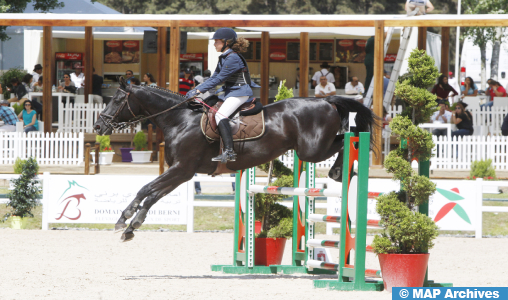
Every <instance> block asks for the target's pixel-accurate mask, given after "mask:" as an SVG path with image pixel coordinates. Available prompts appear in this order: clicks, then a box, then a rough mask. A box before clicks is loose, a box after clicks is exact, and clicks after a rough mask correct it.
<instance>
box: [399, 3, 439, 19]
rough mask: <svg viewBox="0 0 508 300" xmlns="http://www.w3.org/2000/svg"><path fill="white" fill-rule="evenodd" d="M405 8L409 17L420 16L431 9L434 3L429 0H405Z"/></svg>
mask: <svg viewBox="0 0 508 300" xmlns="http://www.w3.org/2000/svg"><path fill="white" fill-rule="evenodd" d="M425 8H427V9H425ZM405 9H406V12H407V15H408V16H409V17H412V16H421V15H425V14H427V13H429V12H431V11H433V10H434V5H432V3H431V2H430V1H429V0H407V1H406V6H405Z"/></svg>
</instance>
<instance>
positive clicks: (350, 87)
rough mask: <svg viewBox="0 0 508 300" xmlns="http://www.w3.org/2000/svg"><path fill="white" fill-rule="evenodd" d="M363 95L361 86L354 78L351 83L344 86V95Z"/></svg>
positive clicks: (363, 91) (363, 90) (356, 78)
mask: <svg viewBox="0 0 508 300" xmlns="http://www.w3.org/2000/svg"><path fill="white" fill-rule="evenodd" d="M363 93H365V89H364V88H363V84H362V83H361V82H360V81H359V80H358V77H356V76H354V77H353V78H352V79H351V82H348V83H347V84H346V95H358V94H363Z"/></svg>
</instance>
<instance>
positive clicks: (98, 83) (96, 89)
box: [92, 68, 104, 103]
mask: <svg viewBox="0 0 508 300" xmlns="http://www.w3.org/2000/svg"><path fill="white" fill-rule="evenodd" d="M103 83H104V78H102V76H100V75H97V73H95V68H93V75H92V96H93V103H102V102H103V101H104V100H103V99H102V84H103Z"/></svg>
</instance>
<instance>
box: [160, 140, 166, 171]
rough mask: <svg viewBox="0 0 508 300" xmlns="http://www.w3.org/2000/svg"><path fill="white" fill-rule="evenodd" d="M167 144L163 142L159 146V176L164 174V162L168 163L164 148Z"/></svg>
mask: <svg viewBox="0 0 508 300" xmlns="http://www.w3.org/2000/svg"><path fill="white" fill-rule="evenodd" d="M165 145H166V143H164V142H162V143H160V144H159V175H162V173H164V162H165V161H166V160H165V159H164V146H165Z"/></svg>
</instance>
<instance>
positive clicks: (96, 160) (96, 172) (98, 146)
mask: <svg viewBox="0 0 508 300" xmlns="http://www.w3.org/2000/svg"><path fill="white" fill-rule="evenodd" d="M100 150H101V143H99V142H96V143H95V174H99V173H100V172H101V169H100V165H99V151H100Z"/></svg>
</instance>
